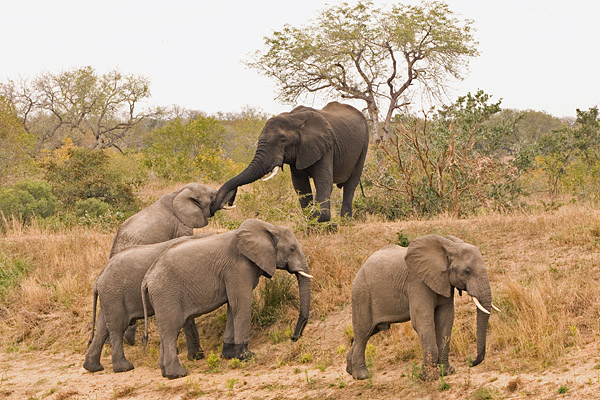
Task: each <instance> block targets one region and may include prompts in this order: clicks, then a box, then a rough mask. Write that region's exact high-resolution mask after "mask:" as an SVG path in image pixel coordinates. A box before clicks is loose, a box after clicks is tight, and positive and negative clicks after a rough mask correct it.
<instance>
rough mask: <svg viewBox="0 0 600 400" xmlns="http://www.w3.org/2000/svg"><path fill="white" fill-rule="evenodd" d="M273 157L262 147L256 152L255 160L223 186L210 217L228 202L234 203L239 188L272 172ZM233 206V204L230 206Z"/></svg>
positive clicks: (213, 204) (212, 207)
mask: <svg viewBox="0 0 600 400" xmlns="http://www.w3.org/2000/svg"><path fill="white" fill-rule="evenodd" d="M270 157H272V156H269V155H268V151H267V150H266V149H263V148H261V147H259V148H258V150H256V154H254V158H253V159H252V161H251V162H250V164H248V166H247V167H246V168H245V169H244V170H243V171H242V172H240V173H239V174H238V175H236V176H234V177H233V178H231V179H230V180H228V181H227V182H225V183H224V184H223V186H221V188H220V189H219V191H218V192H217V195H216V197H215V201H214V202H213V203H212V205H211V207H210V215H211V216H212V215H214V214H215V212H217V211H218V210H220V209H221V208H223V207H224V206H225V203H227V202H228V201H229V202H230V203H233V193H232V192H233V191H234V190H236V189H237V188H238V187H239V186H242V185H246V184H248V183H251V182H254V181H256V180H258V179H260V178H262V177H263V176H265V174H267V173H268V172H270V171H271V170H272V169H273V167H272V166H271V162H270V161H269V158H270ZM230 205H232V204H230Z"/></svg>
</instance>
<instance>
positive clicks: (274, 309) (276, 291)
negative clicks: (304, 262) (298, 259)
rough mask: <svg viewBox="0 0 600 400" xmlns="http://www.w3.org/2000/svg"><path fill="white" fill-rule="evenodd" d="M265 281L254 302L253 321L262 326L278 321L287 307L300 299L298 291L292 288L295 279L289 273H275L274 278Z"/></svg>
mask: <svg viewBox="0 0 600 400" xmlns="http://www.w3.org/2000/svg"><path fill="white" fill-rule="evenodd" d="M263 282H264V284H263V286H262V288H259V289H258V290H257V291H258V293H259V295H258V296H257V295H256V293H255V294H254V301H253V303H252V321H253V322H254V323H255V324H257V325H258V326H260V327H265V326H269V325H271V324H273V323H274V322H276V321H277V320H278V319H279V318H280V317H281V315H282V313H283V312H284V311H285V307H286V306H287V305H291V304H292V303H293V302H294V301H296V300H297V299H298V296H297V293H295V292H294V291H293V290H292V288H293V287H294V280H293V279H292V276H291V275H289V274H288V273H275V275H274V276H273V278H272V279H265V280H263ZM255 292H256V291H255Z"/></svg>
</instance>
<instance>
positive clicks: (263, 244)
mask: <svg viewBox="0 0 600 400" xmlns="http://www.w3.org/2000/svg"><path fill="white" fill-rule="evenodd" d="M276 269H285V270H287V271H288V272H289V273H291V274H295V275H296V277H297V280H298V291H299V296H300V314H299V317H298V321H297V323H296V327H295V330H294V333H293V335H292V340H293V341H296V340H298V338H299V337H300V336H301V335H302V332H303V330H304V327H305V325H306V323H307V321H308V314H309V310H310V288H311V281H310V280H311V278H312V276H311V275H310V274H309V266H308V263H307V261H306V258H305V257H304V253H303V252H302V247H301V246H300V243H298V240H297V239H296V237H295V236H294V234H293V233H292V231H291V230H290V229H289V228H287V227H284V226H276V225H272V224H269V223H267V222H262V221H259V220H255V219H248V220H246V221H244V222H243V223H242V224H241V225H240V227H239V228H238V229H236V230H234V231H230V232H227V233H222V234H219V235H215V236H213V237H209V238H205V239H201V240H196V239H194V240H187V241H185V242H180V243H178V244H176V245H174V246H171V247H169V248H168V249H166V250H165V251H164V252H163V253H162V254H161V255H160V257H159V258H158V259H157V260H156V262H155V263H154V264H153V265H152V267H151V268H150V269H149V270H148V272H147V273H146V276H145V277H144V280H143V282H142V286H141V290H142V302H143V303H144V304H147V303H148V302H150V303H152V306H153V307H154V311H155V322H156V326H157V329H158V333H159V335H160V358H159V365H160V369H161V372H162V376H164V377H167V378H169V379H174V378H179V377H182V376H185V375H187V370H186V369H185V368H184V367H182V366H181V364H180V363H179V360H178V358H177V345H176V341H177V335H178V333H179V330H180V329H181V327H182V326H183V325H184V324H185V322H186V321H188V320H189V319H190V318H194V317H197V316H199V315H202V314H206V313H209V312H211V311H213V310H215V309H217V308H218V307H220V306H221V305H223V304H225V303H227V323H226V326H225V333H224V337H223V349H222V356H223V357H224V358H226V359H230V358H238V359H241V360H244V359H248V358H251V357H253V355H254V353H252V352H251V351H250V350H248V339H249V331H250V320H251V314H252V290H253V289H254V288H255V287H256V285H257V284H258V281H259V278H260V277H261V276H262V275H264V276H266V277H267V278H271V277H272V276H273V274H274V273H275V270H276ZM144 307H146V306H144ZM143 341H144V343H146V342H147V341H148V329H147V318H146V330H145V333H144V339H143Z"/></svg>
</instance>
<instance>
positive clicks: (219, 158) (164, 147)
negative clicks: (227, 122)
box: [144, 115, 235, 182]
mask: <svg viewBox="0 0 600 400" xmlns="http://www.w3.org/2000/svg"><path fill="white" fill-rule="evenodd" d="M224 133H225V130H224V128H223V126H222V125H221V124H220V122H219V121H218V120H216V119H215V118H213V117H204V116H202V115H199V116H198V118H196V119H190V120H183V119H181V118H176V119H175V120H172V121H170V122H168V123H167V124H166V125H165V126H163V127H161V128H157V129H156V130H155V131H154V132H153V133H152V135H151V138H150V143H149V144H148V146H147V148H146V149H145V151H144V154H145V160H146V165H147V166H148V168H150V169H151V170H152V171H153V172H154V173H155V174H156V175H158V176H159V177H161V178H164V179H169V180H174V181H181V182H187V181H192V180H196V181H207V180H222V179H224V178H225V176H229V175H231V174H232V171H233V170H234V168H235V164H234V163H233V161H231V160H229V159H226V158H225V156H224V152H223V149H222V147H221V146H222V145H223V135H224Z"/></svg>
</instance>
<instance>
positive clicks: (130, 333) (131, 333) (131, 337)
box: [123, 324, 137, 346]
mask: <svg viewBox="0 0 600 400" xmlns="http://www.w3.org/2000/svg"><path fill="white" fill-rule="evenodd" d="M136 329H137V324H134V325H129V326H128V327H127V330H126V331H125V334H124V335H123V339H125V343H127V344H128V345H130V346H133V345H134V344H135V330H136Z"/></svg>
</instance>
